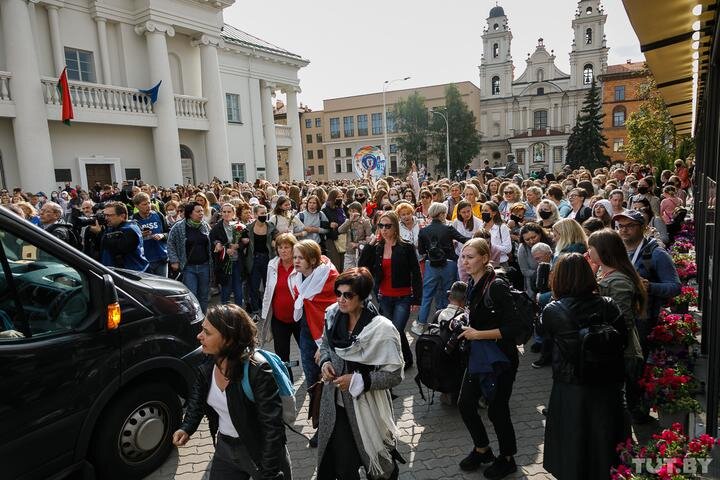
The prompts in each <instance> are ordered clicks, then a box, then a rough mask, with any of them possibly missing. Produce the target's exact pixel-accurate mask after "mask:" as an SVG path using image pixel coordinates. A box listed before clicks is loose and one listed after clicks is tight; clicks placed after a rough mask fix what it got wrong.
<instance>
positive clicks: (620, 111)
mask: <svg viewBox="0 0 720 480" xmlns="http://www.w3.org/2000/svg"><path fill="white" fill-rule="evenodd" d="M626 114H627V110H625V107H623V106H622V105H618V106H617V107H615V108H614V109H613V127H623V126H625V115H626Z"/></svg>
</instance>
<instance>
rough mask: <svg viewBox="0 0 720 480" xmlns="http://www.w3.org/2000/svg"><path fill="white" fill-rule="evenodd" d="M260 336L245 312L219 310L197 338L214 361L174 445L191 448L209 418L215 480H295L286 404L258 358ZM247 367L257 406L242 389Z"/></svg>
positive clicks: (202, 374) (205, 367) (203, 370)
mask: <svg viewBox="0 0 720 480" xmlns="http://www.w3.org/2000/svg"><path fill="white" fill-rule="evenodd" d="M256 335H257V330H256V329H255V323H254V322H253V321H252V320H251V319H250V316H249V315H248V314H247V313H246V312H245V310H243V309H242V308H240V307H238V306H237V305H217V306H214V307H212V308H210V310H209V311H208V313H207V316H206V317H205V320H204V321H203V324H202V330H201V331H200V333H199V334H198V336H197V338H198V340H199V341H200V345H201V346H202V352H203V353H204V354H206V355H209V358H208V360H206V361H205V362H204V363H203V364H202V365H200V367H199V368H198V375H197V379H196V381H195V386H194V387H193V389H192V392H191V393H190V397H189V398H188V404H187V410H186V411H185V418H184V419H183V422H182V425H180V428H179V429H178V430H177V431H176V432H175V433H174V434H173V444H174V445H175V446H177V447H181V446H183V445H185V444H186V443H187V442H188V440H189V439H190V436H191V435H192V434H193V433H195V431H197V429H198V427H199V426H200V422H201V421H202V419H203V417H204V416H207V417H208V423H209V424H210V435H212V437H213V440H214V442H215V454H214V455H213V458H212V467H211V468H210V480H225V479H229V478H239V479H250V478H258V479H260V478H262V479H285V480H288V479H292V471H291V469H290V455H289V454H288V451H287V447H286V439H285V425H284V424H283V417H282V413H283V407H282V401H281V399H280V395H279V393H278V388H277V382H276V381H275V377H274V376H273V371H272V368H270V366H269V365H268V364H267V361H266V360H265V357H263V356H262V355H259V354H257V353H255V348H256V346H257V338H256ZM246 363H247V364H248V369H247V372H248V377H249V378H248V380H249V383H250V388H251V390H252V393H253V395H254V397H255V399H254V401H253V400H250V399H249V398H248V397H247V396H246V395H245V390H244V389H243V386H242V381H243V380H242V379H243V375H244V373H243V372H244V371H245V364H246Z"/></svg>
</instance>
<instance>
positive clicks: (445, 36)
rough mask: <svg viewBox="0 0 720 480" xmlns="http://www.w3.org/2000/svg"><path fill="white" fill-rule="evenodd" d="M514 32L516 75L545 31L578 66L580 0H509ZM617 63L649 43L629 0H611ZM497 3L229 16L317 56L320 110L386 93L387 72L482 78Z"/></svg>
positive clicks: (280, 0)
mask: <svg viewBox="0 0 720 480" xmlns="http://www.w3.org/2000/svg"><path fill="white" fill-rule="evenodd" d="M499 5H500V6H502V7H503V8H504V9H505V14H506V15H507V16H508V22H509V24H510V28H511V30H512V33H513V40H512V56H513V61H514V63H515V78H517V77H519V76H520V75H521V74H522V72H523V71H524V70H525V59H526V58H527V54H528V53H532V52H533V51H535V45H537V39H538V38H539V37H542V38H543V39H544V41H545V47H546V48H547V50H548V51H550V50H551V49H554V50H555V55H556V57H557V59H556V65H557V66H558V67H559V68H560V69H561V70H563V71H564V72H566V73H570V67H569V59H568V54H569V53H570V46H571V44H572V39H573V31H572V24H571V21H572V18H573V17H574V14H575V9H576V6H577V1H575V0H546V1H537V0H503V1H501V2H499ZM603 5H604V6H605V11H606V13H607V23H606V24H605V34H606V36H607V45H608V47H610V52H609V58H608V63H609V64H611V65H612V64H616V63H623V62H625V61H626V60H627V59H632V60H633V61H641V60H643V59H644V57H643V56H642V54H641V53H640V45H639V42H638V39H637V36H636V35H635V32H634V31H633V29H632V27H631V26H630V22H629V20H628V18H627V14H626V13H625V9H624V7H623V4H622V1H621V0H604V2H603ZM493 6H495V1H494V0H493V1H490V0H478V1H472V2H471V1H466V0H464V1H461V0H445V1H442V2H438V1H431V0H412V1H410V0H361V1H354V2H353V1H337V0H334V1H331V0H306V1H297V0H273V1H271V2H254V1H247V0H238V1H237V2H236V3H235V5H233V6H232V7H230V8H228V9H226V10H225V21H226V22H227V23H230V24H232V25H234V26H236V27H237V28H239V29H241V30H244V31H246V32H248V33H251V34H253V35H255V36H257V37H260V38H262V39H264V40H266V41H268V42H271V43H274V44H275V45H278V46H280V47H282V48H285V49H286V50H289V51H291V52H293V53H297V54H299V55H301V56H302V57H303V58H306V59H308V60H310V65H308V66H307V67H305V68H303V69H301V70H300V87H301V88H302V93H301V94H300V96H299V99H300V101H301V102H302V103H304V104H305V105H308V106H310V107H311V108H312V109H313V110H321V109H322V101H323V99H328V98H336V97H344V96H349V95H358V94H363V93H372V92H379V91H382V85H383V82H384V81H385V80H390V79H395V78H400V77H406V76H410V77H412V78H411V79H410V80H408V81H407V82H398V83H396V84H394V85H393V86H392V87H390V89H391V90H394V89H402V88H413V87H422V86H427V85H436V84H442V83H450V82H461V81H471V82H473V83H474V84H475V85H478V83H479V78H478V68H477V67H478V65H479V64H480V54H481V53H482V39H481V38H480V36H481V35H482V31H483V28H484V27H485V25H486V24H487V22H486V19H487V16H488V13H489V11H490V9H491V8H492V7H493Z"/></svg>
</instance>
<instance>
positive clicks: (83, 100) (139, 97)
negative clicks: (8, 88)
mask: <svg viewBox="0 0 720 480" xmlns="http://www.w3.org/2000/svg"><path fill="white" fill-rule="evenodd" d="M42 86H43V96H44V97H45V103H46V104H47V105H61V104H62V95H61V93H60V91H59V90H58V81H57V80H56V79H54V78H43V79H42ZM68 88H69V90H70V98H71V100H72V104H73V107H79V108H87V109H91V110H102V111H108V112H113V111H115V112H124V113H153V106H152V103H151V102H150V97H149V96H148V95H146V94H144V93H140V92H138V91H137V90H136V89H133V88H125V87H115V86H110V85H101V84H97V83H85V82H75V81H68ZM1 93H2V74H1V73H0V94H1ZM0 98H2V97H0Z"/></svg>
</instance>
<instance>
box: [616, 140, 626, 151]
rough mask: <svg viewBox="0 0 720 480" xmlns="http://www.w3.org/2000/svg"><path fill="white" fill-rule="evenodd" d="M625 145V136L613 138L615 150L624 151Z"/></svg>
mask: <svg viewBox="0 0 720 480" xmlns="http://www.w3.org/2000/svg"><path fill="white" fill-rule="evenodd" d="M623 145H625V139H624V138H616V139H614V140H613V152H622V150H623Z"/></svg>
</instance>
